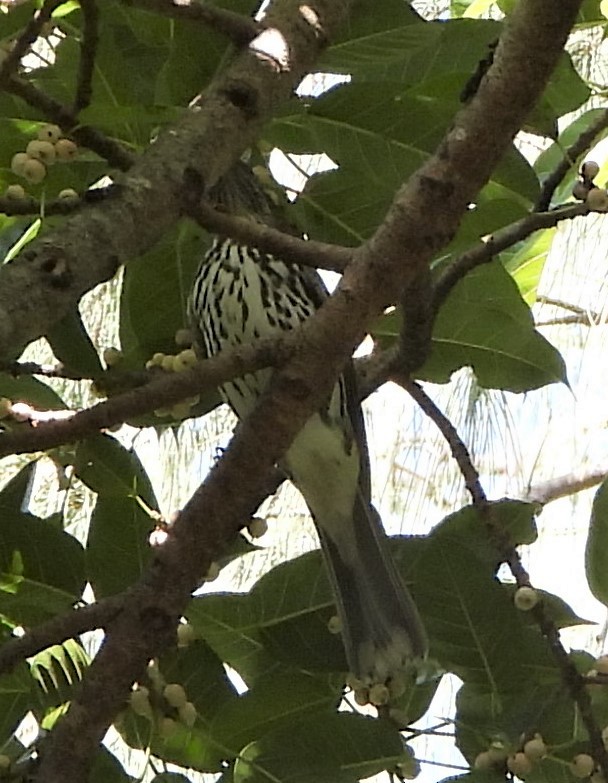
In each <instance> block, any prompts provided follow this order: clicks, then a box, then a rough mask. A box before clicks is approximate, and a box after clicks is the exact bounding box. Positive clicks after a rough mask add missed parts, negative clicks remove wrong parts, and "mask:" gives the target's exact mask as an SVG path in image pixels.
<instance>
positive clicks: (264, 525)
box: [247, 517, 268, 538]
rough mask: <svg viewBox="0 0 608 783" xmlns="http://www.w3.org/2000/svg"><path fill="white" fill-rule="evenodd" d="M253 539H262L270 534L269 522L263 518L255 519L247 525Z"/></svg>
mask: <svg viewBox="0 0 608 783" xmlns="http://www.w3.org/2000/svg"><path fill="white" fill-rule="evenodd" d="M247 530H248V531H249V535H250V536H251V538H262V536H264V535H266V533H267V532H268V522H266V520H265V519H263V518H262V517H254V518H253V519H252V520H251V522H250V523H249V524H248V525H247Z"/></svg>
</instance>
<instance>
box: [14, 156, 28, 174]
mask: <svg viewBox="0 0 608 783" xmlns="http://www.w3.org/2000/svg"><path fill="white" fill-rule="evenodd" d="M29 159H30V156H29V155H27V154H26V153H25V152H17V153H16V154H15V155H13V157H12V158H11V171H12V172H13V174H17V175H18V176H19V177H22V176H23V167H24V166H25V164H26V163H27V162H28V160H29Z"/></svg>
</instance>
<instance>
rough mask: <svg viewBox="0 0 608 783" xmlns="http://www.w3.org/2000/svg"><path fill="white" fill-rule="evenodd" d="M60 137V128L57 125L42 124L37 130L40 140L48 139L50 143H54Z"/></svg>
mask: <svg viewBox="0 0 608 783" xmlns="http://www.w3.org/2000/svg"><path fill="white" fill-rule="evenodd" d="M60 138H61V128H60V127H59V125H43V126H42V128H40V130H39V131H38V139H39V140H40V141H50V142H51V144H56V143H57V142H58V141H59V139H60Z"/></svg>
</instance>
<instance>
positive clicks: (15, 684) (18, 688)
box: [0, 663, 32, 747]
mask: <svg viewBox="0 0 608 783" xmlns="http://www.w3.org/2000/svg"><path fill="white" fill-rule="evenodd" d="M31 684H32V680H31V678H30V674H29V671H28V668H27V664H26V663H19V664H18V665H17V666H16V667H15V669H14V670H13V671H12V672H11V673H10V674H3V675H2V676H0V747H3V746H4V743H5V742H7V741H8V740H9V738H10V736H11V734H12V733H13V732H14V731H15V729H16V728H17V726H18V725H19V724H20V723H21V721H22V720H23V718H24V717H25V715H26V714H27V712H28V710H29V708H30V702H31Z"/></svg>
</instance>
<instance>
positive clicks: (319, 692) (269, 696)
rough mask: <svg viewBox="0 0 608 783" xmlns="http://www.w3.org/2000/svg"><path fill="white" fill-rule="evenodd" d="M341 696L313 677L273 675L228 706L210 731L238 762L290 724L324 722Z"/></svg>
mask: <svg viewBox="0 0 608 783" xmlns="http://www.w3.org/2000/svg"><path fill="white" fill-rule="evenodd" d="M339 696H340V688H330V687H329V686H328V683H327V681H324V680H323V679H321V678H319V677H314V676H313V675H311V674H309V673H306V672H298V671H294V670H287V671H284V672H281V673H278V674H275V673H273V674H270V675H268V676H267V677H262V678H260V679H259V680H257V681H256V683H255V685H254V686H253V687H252V688H251V689H250V690H249V691H247V692H245V693H244V694H243V695H242V696H241V697H240V698H239V699H235V700H233V701H230V702H228V703H227V704H226V705H225V706H224V707H223V708H222V709H221V710H220V711H219V712H218V713H217V714H216V716H215V718H214V720H213V722H212V725H211V726H210V731H211V733H212V735H213V737H214V738H215V739H216V740H217V742H218V744H219V745H221V746H222V747H224V748H226V749H227V750H229V751H230V757H231V758H235V757H236V756H237V755H238V754H239V752H240V751H241V749H242V748H243V747H245V746H246V745H248V744H249V743H250V742H254V741H255V740H256V739H258V738H259V737H261V736H263V735H264V734H266V733H267V732H269V731H272V730H274V729H277V728H280V727H281V725H283V724H284V723H286V722H293V721H294V720H299V719H301V718H304V717H306V716H307V715H310V714H319V715H320V716H321V719H323V718H324V717H325V716H326V715H328V714H329V711H330V709H331V708H332V707H333V706H335V705H336V704H337V702H338V700H339Z"/></svg>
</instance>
